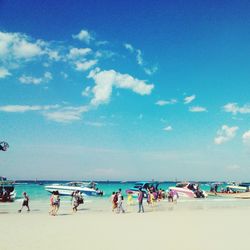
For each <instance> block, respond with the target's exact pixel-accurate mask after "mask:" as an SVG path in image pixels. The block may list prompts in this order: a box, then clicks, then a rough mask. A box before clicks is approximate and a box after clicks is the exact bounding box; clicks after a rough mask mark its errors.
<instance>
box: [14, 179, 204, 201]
mask: <svg viewBox="0 0 250 250" xmlns="http://www.w3.org/2000/svg"><path fill="white" fill-rule="evenodd" d="M52 183H65V182H51V181H50V182H42V183H41V184H40V185H39V184H35V183H28V182H27V183H20V184H18V185H16V186H15V190H16V192H17V198H22V193H23V192H27V193H28V195H29V196H30V199H32V200H48V199H49V196H50V194H49V192H47V191H46V190H45V186H46V185H48V184H52ZM134 183H135V182H127V183H121V182H98V188H99V189H100V190H103V191H104V196H103V198H108V197H110V196H111V194H112V192H113V191H118V189H119V188H121V189H122V190H123V191H124V192H123V193H125V190H126V189H129V188H131V187H133V186H134ZM175 185H176V183H173V182H164V183H161V184H160V185H159V188H162V189H164V190H167V189H168V188H169V187H170V186H175ZM201 188H202V189H203V190H209V186H208V185H206V184H202V185H201ZM98 199H100V197H99V198H98Z"/></svg>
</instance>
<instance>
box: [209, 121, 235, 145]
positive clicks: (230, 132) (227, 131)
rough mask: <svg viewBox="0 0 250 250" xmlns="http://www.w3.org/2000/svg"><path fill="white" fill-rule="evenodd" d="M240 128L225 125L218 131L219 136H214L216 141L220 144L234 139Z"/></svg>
mask: <svg viewBox="0 0 250 250" xmlns="http://www.w3.org/2000/svg"><path fill="white" fill-rule="evenodd" d="M238 129H239V128H238V127H237V126H234V127H228V126H227V125H223V126H222V127H221V129H219V130H218V131H217V137H215V138H214V143H215V144H218V145H219V144H222V143H225V142H227V141H230V140H232V139H233V138H234V137H235V135H236V132H237V130H238Z"/></svg>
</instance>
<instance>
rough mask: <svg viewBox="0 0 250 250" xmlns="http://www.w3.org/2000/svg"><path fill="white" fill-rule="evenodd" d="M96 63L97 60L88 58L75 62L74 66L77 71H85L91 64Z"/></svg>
mask: <svg viewBox="0 0 250 250" xmlns="http://www.w3.org/2000/svg"><path fill="white" fill-rule="evenodd" d="M97 63H98V60H89V61H84V62H75V66H76V67H75V68H76V70H78V71H87V70H89V69H91V68H92V67H93V66H95V65H96V64H97Z"/></svg>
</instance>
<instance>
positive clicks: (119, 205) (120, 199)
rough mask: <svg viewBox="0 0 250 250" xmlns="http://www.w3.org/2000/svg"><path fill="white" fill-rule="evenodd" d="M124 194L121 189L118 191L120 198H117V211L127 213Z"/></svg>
mask: <svg viewBox="0 0 250 250" xmlns="http://www.w3.org/2000/svg"><path fill="white" fill-rule="evenodd" d="M122 203H123V196H122V193H121V191H120V192H118V200H117V213H118V214H119V213H120V212H122V213H125V210H124V208H123V205H122Z"/></svg>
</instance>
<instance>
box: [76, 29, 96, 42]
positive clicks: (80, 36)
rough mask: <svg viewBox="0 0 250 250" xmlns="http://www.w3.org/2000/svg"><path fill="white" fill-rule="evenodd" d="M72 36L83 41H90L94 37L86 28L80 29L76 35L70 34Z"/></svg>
mask: <svg viewBox="0 0 250 250" xmlns="http://www.w3.org/2000/svg"><path fill="white" fill-rule="evenodd" d="M72 37H73V38H74V39H78V40H80V41H82V42H85V43H90V41H91V40H93V39H94V38H93V37H92V36H91V34H90V33H89V32H88V31H87V30H81V31H80V32H79V33H78V34H77V35H72Z"/></svg>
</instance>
